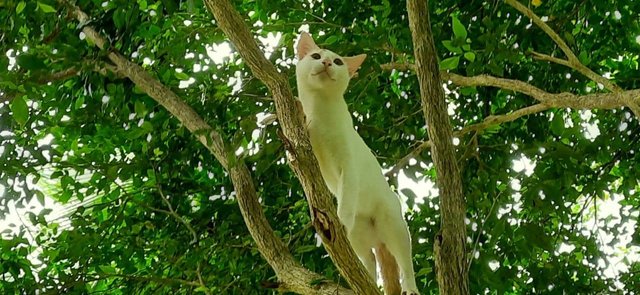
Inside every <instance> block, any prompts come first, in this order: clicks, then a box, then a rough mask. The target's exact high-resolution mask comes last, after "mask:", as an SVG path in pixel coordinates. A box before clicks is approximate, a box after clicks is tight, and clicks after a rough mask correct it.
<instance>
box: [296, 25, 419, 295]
mask: <svg viewBox="0 0 640 295" xmlns="http://www.w3.org/2000/svg"><path fill="white" fill-rule="evenodd" d="M297 48H298V60H299V61H298V65H297V66H296V78H297V79H296V80H297V84H298V96H299V99H300V102H301V103H302V108H303V110H304V114H305V116H306V121H307V128H308V131H309V136H310V138H311V145H312V148H313V152H314V154H315V156H316V158H317V159H318V163H319V165H320V171H321V173H322V177H323V178H324V180H325V182H326V184H327V187H328V188H329V190H330V191H331V192H332V193H333V194H334V195H335V196H336V198H337V200H338V217H339V218H340V221H341V222H342V223H343V225H344V226H345V228H346V230H347V234H348V238H349V241H350V242H351V246H352V247H353V249H354V251H355V252H356V254H357V255H358V257H359V258H360V260H361V261H362V262H363V264H364V266H365V267H366V268H367V271H368V272H369V273H370V275H371V276H372V277H373V278H374V279H375V278H376V276H377V275H376V258H377V260H378V263H379V264H380V267H381V272H382V278H383V282H384V286H385V292H386V293H387V294H399V293H400V286H399V284H398V280H399V279H398V275H399V274H400V275H401V276H402V283H401V285H402V292H403V293H402V294H407V295H410V294H416V295H417V294H419V293H418V290H417V288H416V284H415V278H414V272H413V264H412V260H411V241H410V237H409V232H408V229H407V225H406V222H405V221H404V218H403V216H402V211H401V207H400V202H399V200H398V197H397V195H396V194H395V193H394V192H393V191H392V190H391V189H390V188H389V185H388V184H387V182H386V180H385V178H384V176H383V175H382V171H381V170H382V169H381V168H380V164H379V163H378V161H377V160H376V158H375V156H374V155H373V153H372V152H371V150H370V149H369V147H367V145H366V143H365V142H364V140H362V138H361V137H360V136H359V135H358V133H357V132H356V131H355V129H354V127H353V121H352V119H351V114H350V113H349V110H348V108H347V104H346V102H345V100H344V97H343V94H344V92H345V90H346V88H347V86H348V84H349V79H350V78H351V76H352V75H353V74H355V72H356V70H357V69H358V68H359V67H360V65H361V64H362V62H363V61H364V58H365V57H366V56H365V55H358V56H355V57H341V56H339V55H337V54H335V53H333V52H331V51H329V50H324V49H320V48H318V47H317V46H316V44H315V43H314V42H313V39H311V36H309V35H308V34H306V33H303V34H302V36H301V37H300V40H299V42H298V46H297ZM373 249H375V255H374V252H373V251H372V250H373ZM396 262H397V263H396ZM398 267H399V270H398Z"/></svg>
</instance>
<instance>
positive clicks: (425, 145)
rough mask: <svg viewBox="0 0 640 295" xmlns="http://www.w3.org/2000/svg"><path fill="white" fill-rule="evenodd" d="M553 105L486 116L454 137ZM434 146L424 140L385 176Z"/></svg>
mask: <svg viewBox="0 0 640 295" xmlns="http://www.w3.org/2000/svg"><path fill="white" fill-rule="evenodd" d="M550 108H551V107H550V106H549V105H546V104H544V103H539V104H535V105H532V106H528V107H524V108H522V109H519V110H516V111H513V112H510V113H508V114H504V115H495V116H494V115H491V116H489V117H486V118H485V119H484V120H483V121H482V122H480V123H476V124H471V125H468V126H465V127H463V128H462V129H460V130H458V131H455V132H453V136H454V137H461V136H463V135H465V134H467V133H469V132H472V131H476V132H480V131H482V130H484V129H487V128H489V127H493V126H496V125H500V124H502V123H506V122H511V121H515V120H516V119H518V118H520V117H524V116H527V115H531V114H535V113H539V112H542V111H545V110H548V109H550ZM432 146H433V143H432V142H431V141H430V140H427V141H424V142H422V143H421V144H420V145H418V146H417V147H416V148H414V149H413V150H412V151H411V152H409V153H408V154H407V155H406V156H404V157H402V158H401V159H400V160H399V161H398V162H397V163H396V165H394V166H393V167H392V168H391V169H390V170H389V171H387V172H386V173H385V176H387V177H392V176H394V175H396V174H397V173H398V172H399V171H400V170H402V169H403V168H404V167H406V165H407V164H408V163H409V161H410V160H411V159H413V158H415V157H417V156H418V155H420V154H421V153H422V152H423V151H424V150H426V149H428V148H431V147H432Z"/></svg>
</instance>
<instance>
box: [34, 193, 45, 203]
mask: <svg viewBox="0 0 640 295" xmlns="http://www.w3.org/2000/svg"><path fill="white" fill-rule="evenodd" d="M35 194H36V199H38V203H40V205H41V206H44V193H43V192H41V191H35Z"/></svg>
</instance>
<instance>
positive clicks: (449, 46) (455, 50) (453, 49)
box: [442, 40, 462, 53]
mask: <svg viewBox="0 0 640 295" xmlns="http://www.w3.org/2000/svg"><path fill="white" fill-rule="evenodd" d="M442 45H444V47H445V48H447V50H449V52H453V53H462V49H460V47H459V46H455V45H453V41H451V40H444V41H442Z"/></svg>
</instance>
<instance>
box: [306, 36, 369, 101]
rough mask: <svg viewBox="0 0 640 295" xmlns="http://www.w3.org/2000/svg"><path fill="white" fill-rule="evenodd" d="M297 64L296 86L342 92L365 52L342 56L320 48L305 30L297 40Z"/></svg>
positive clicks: (363, 57)
mask: <svg viewBox="0 0 640 295" xmlns="http://www.w3.org/2000/svg"><path fill="white" fill-rule="evenodd" d="M297 49H298V64H297V66H296V78H297V80H298V87H300V88H306V89H308V90H324V91H334V92H339V94H343V93H344V91H345V90H346V89H347V85H349V79H351V77H352V76H353V75H354V74H355V73H356V71H357V70H358V68H359V67H360V65H361V64H362V62H363V61H364V59H365V58H366V57H367V55H366V54H360V55H356V56H353V57H342V56H340V55H337V54H335V53H333V52H332V51H329V50H326V49H321V48H320V47H318V45H316V43H315V42H314V41H313V39H312V38H311V36H310V35H309V34H307V33H305V32H303V33H302V35H300V39H299V40H298V46H297Z"/></svg>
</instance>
